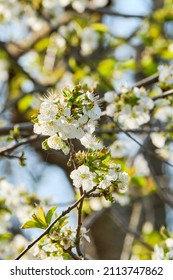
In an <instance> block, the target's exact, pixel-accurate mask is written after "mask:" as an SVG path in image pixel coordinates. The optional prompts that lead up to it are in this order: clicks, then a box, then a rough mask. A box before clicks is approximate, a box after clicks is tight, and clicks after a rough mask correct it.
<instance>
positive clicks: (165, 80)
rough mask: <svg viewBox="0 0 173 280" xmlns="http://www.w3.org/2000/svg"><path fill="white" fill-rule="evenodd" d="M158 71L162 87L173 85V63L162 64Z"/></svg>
mask: <svg viewBox="0 0 173 280" xmlns="http://www.w3.org/2000/svg"><path fill="white" fill-rule="evenodd" d="M158 72H159V82H160V86H161V87H163V88H164V87H170V86H172V85H173V65H160V66H159V67H158Z"/></svg>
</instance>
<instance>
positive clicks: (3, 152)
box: [0, 135, 41, 157]
mask: <svg viewBox="0 0 173 280" xmlns="http://www.w3.org/2000/svg"><path fill="white" fill-rule="evenodd" d="M40 139H41V137H40V136H38V135H32V136H30V137H28V138H25V139H23V140H21V141H20V142H19V143H16V144H11V145H8V146H6V147H2V148H0V156H5V157H6V156H7V157H8V156H9V153H11V152H13V151H14V150H15V149H17V148H18V147H20V146H22V145H26V144H29V143H32V142H35V141H37V140H40Z"/></svg>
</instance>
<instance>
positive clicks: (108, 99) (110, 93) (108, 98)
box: [104, 91, 115, 103]
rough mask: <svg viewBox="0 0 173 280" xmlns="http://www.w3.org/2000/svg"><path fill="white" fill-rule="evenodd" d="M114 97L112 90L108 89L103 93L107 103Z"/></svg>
mask: <svg viewBox="0 0 173 280" xmlns="http://www.w3.org/2000/svg"><path fill="white" fill-rule="evenodd" d="M114 99H115V92H114V91H108V92H106V93H105V94H104V100H105V101H106V102H108V103H112V102H113V101H114Z"/></svg>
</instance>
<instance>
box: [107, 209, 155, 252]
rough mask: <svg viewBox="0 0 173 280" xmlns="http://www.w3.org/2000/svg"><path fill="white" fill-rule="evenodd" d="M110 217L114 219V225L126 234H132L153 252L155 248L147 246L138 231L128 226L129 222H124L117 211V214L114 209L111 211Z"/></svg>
mask: <svg viewBox="0 0 173 280" xmlns="http://www.w3.org/2000/svg"><path fill="white" fill-rule="evenodd" d="M108 215H109V217H110V218H111V219H112V221H113V222H114V223H116V224H117V225H119V227H120V228H121V229H122V230H123V231H124V232H125V233H127V232H128V233H130V234H132V235H133V236H134V237H135V238H136V239H137V240H138V241H139V242H140V243H141V244H142V245H144V246H145V247H146V248H147V249H148V250H150V251H153V248H152V247H151V246H150V245H149V244H147V243H146V242H145V241H144V240H143V238H142V237H141V236H140V234H139V233H138V232H137V231H134V229H132V228H131V227H129V226H128V224H127V222H126V221H125V220H123V218H122V217H119V215H118V213H117V211H116V212H115V210H114V209H111V213H110V214H108Z"/></svg>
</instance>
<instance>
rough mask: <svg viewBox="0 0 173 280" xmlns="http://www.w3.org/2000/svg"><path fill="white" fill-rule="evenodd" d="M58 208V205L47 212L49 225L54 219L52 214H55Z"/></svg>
mask: <svg viewBox="0 0 173 280" xmlns="http://www.w3.org/2000/svg"><path fill="white" fill-rule="evenodd" d="M56 209H57V206H53V207H52V208H51V209H50V210H49V211H48V212H47V215H46V222H47V224H48V225H50V223H51V220H52V216H53V214H54V213H55V211H56Z"/></svg>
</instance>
